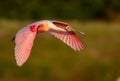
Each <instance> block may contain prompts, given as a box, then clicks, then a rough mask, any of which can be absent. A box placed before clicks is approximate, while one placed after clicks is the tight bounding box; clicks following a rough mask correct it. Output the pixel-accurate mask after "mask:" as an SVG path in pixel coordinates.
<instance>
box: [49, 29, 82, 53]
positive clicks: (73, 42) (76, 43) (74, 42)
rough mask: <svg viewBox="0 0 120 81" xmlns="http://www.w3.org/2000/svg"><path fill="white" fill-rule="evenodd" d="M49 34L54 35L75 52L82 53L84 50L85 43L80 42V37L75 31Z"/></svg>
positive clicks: (53, 31) (52, 31) (51, 31)
mask: <svg viewBox="0 0 120 81" xmlns="http://www.w3.org/2000/svg"><path fill="white" fill-rule="evenodd" d="M49 32H50V33H51V34H52V35H54V36H55V37H56V38H58V39H60V40H62V41H63V42H64V43H66V44H67V45H68V46H70V47H71V48H72V49H74V50H75V51H77V50H78V51H80V50H82V49H83V48H84V45H83V43H82V42H81V41H80V39H79V37H78V36H77V35H76V34H75V32H74V31H68V32H63V31H55V30H49Z"/></svg>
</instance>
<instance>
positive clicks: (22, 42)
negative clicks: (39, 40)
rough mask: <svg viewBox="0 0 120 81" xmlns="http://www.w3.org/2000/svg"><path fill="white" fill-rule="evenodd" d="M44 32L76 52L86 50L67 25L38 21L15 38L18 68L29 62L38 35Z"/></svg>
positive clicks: (20, 31) (23, 29) (58, 22)
mask: <svg viewBox="0 0 120 81" xmlns="http://www.w3.org/2000/svg"><path fill="white" fill-rule="evenodd" d="M42 32H49V33H50V34H52V35H54V36H55V37H56V38H58V39H60V40H62V41H63V42H64V43H66V44H67V45H68V46H70V47H71V48H72V49H74V50H78V51H80V50H81V49H83V48H84V45H83V44H82V42H81V41H80V39H79V37H78V36H77V35H76V33H75V31H74V30H73V29H72V28H71V27H70V26H69V25H68V24H67V23H64V22H60V21H50V20H43V21H38V22H35V23H32V24H30V25H28V26H26V27H24V28H22V29H21V30H19V31H18V32H17V34H16V36H15V44H16V46H15V59H16V62H17V65H18V66H22V65H23V64H24V63H25V62H26V61H27V59H28V57H29V55H30V52H31V49H32V46H33V42H34V39H35V37H36V35H37V34H38V33H42Z"/></svg>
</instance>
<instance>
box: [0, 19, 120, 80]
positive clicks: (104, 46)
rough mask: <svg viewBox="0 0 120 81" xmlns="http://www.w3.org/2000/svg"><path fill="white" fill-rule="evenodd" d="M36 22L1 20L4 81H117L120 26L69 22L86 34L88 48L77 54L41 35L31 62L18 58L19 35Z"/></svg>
mask: <svg viewBox="0 0 120 81" xmlns="http://www.w3.org/2000/svg"><path fill="white" fill-rule="evenodd" d="M31 22H33V21H23V22H20V21H18V20H5V19H1V20H0V39H1V40H0V81H116V79H117V78H118V77H120V23H119V22H118V23H117V22H101V21H94V22H93V21H90V22H80V21H68V22H69V23H70V24H71V26H72V27H73V28H74V29H76V30H80V31H83V32H85V35H81V34H79V33H78V35H79V36H80V37H81V40H82V41H83V42H84V44H85V45H86V48H85V49H84V50H83V51H81V52H78V51H77V52H76V51H73V50H72V49H71V48H70V47H68V46H67V45H65V44H64V43H62V42H61V41H60V40H58V39H56V38H54V37H53V36H52V35H49V34H47V33H43V34H39V35H38V36H37V38H36V40H35V42H34V46H33V49H32V53H31V55H30V58H29V59H28V61H27V62H26V63H25V64H24V65H23V66H22V67H18V66H17V65H16V63H15V59H14V42H12V41H11V39H12V37H13V36H14V35H15V33H16V32H17V31H18V30H19V29H20V28H22V27H24V26H26V25H27V24H28V23H31Z"/></svg>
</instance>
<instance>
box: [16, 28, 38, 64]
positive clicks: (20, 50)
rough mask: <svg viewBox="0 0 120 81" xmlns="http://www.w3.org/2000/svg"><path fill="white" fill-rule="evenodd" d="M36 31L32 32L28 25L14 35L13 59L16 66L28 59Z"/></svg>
mask: <svg viewBox="0 0 120 81" xmlns="http://www.w3.org/2000/svg"><path fill="white" fill-rule="evenodd" d="M35 36H36V32H32V31H31V30H30V28H29V27H24V28H23V29H21V30H19V31H18V33H17V34H16V37H15V44H16V46H15V59H16V62H17V65H18V66H22V65H23V64H24V63H25V62H26V61H27V59H28V57H29V55H30V52H31V49H32V46H33V41H34V39H35Z"/></svg>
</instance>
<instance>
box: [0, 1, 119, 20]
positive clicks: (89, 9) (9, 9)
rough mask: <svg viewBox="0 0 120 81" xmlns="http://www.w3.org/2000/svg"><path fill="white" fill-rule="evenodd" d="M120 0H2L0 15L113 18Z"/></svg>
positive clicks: (27, 17) (11, 16)
mask: <svg viewBox="0 0 120 81" xmlns="http://www.w3.org/2000/svg"><path fill="white" fill-rule="evenodd" d="M119 16H120V0H0V17H5V18H18V19H42V18H59V19H113V18H118V17H119Z"/></svg>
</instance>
